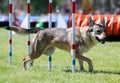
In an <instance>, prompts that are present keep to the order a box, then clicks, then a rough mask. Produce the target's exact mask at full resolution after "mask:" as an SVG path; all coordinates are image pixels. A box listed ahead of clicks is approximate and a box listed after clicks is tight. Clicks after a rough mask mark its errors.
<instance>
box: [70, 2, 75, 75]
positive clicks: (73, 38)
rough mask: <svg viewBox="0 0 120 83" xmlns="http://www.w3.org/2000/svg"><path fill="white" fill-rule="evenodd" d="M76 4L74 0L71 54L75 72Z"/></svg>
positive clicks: (73, 71)
mask: <svg viewBox="0 0 120 83" xmlns="http://www.w3.org/2000/svg"><path fill="white" fill-rule="evenodd" d="M75 4H76V0H72V46H71V55H72V73H75V50H76V44H75Z"/></svg>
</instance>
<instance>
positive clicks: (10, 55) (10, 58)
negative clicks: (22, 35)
mask: <svg viewBox="0 0 120 83" xmlns="http://www.w3.org/2000/svg"><path fill="white" fill-rule="evenodd" d="M27 15H28V29H30V0H27ZM12 25H13V0H9V26H12ZM9 44H10V45H9V64H10V65H11V64H12V31H10V33H9ZM27 46H28V52H27V53H28V56H29V55H30V35H28V41H27Z"/></svg>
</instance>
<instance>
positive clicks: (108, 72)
mask: <svg viewBox="0 0 120 83" xmlns="http://www.w3.org/2000/svg"><path fill="white" fill-rule="evenodd" d="M94 73H103V74H116V75H120V71H105V70H96V71H94Z"/></svg>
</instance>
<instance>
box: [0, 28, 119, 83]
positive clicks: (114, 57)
mask: <svg viewBox="0 0 120 83" xmlns="http://www.w3.org/2000/svg"><path fill="white" fill-rule="evenodd" d="M8 35H9V32H8V31H6V30H4V29H0V83H120V42H106V44H104V45H101V44H98V45H96V46H95V47H94V48H92V49H91V50H90V51H89V52H88V53H86V54H85V56H87V57H89V58H91V59H92V61H93V66H94V73H89V72H79V66H78V62H77V60H76V73H75V74H72V72H71V57H70V55H69V54H68V53H66V52H64V51H61V50H58V49H57V50H56V51H55V53H54V54H53V63H52V64H53V71H52V72H49V71H48V69H47V65H48V60H47V57H46V56H44V55H43V56H42V57H40V58H38V59H36V60H35V63H34V66H33V67H31V68H28V70H27V71H23V70H22V59H23V58H24V57H25V56H27V45H26V44H27V37H26V36H19V35H13V58H12V59H13V63H12V65H11V66H10V65H9V64H8V59H9V57H8V51H9V44H8V39H9V36H8ZM32 37H33V36H32ZM84 65H85V69H86V70H88V65H87V64H86V63H84Z"/></svg>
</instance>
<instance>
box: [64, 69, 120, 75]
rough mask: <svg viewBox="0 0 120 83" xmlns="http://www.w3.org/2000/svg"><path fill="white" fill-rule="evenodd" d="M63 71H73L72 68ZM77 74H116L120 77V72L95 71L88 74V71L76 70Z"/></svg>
mask: <svg viewBox="0 0 120 83" xmlns="http://www.w3.org/2000/svg"><path fill="white" fill-rule="evenodd" d="M63 71H65V72H70V73H72V70H71V69H70V68H67V69H66V70H63ZM75 72H77V73H79V72H85V73H91V74H97V73H103V74H116V75H120V71H105V70H95V71H93V72H88V71H87V70H84V71H80V70H76V71H75Z"/></svg>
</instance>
